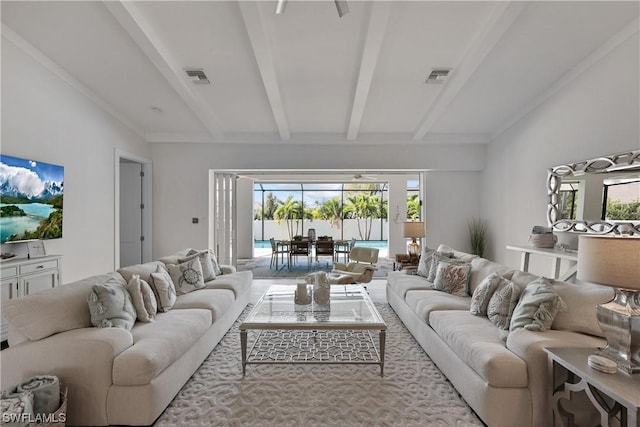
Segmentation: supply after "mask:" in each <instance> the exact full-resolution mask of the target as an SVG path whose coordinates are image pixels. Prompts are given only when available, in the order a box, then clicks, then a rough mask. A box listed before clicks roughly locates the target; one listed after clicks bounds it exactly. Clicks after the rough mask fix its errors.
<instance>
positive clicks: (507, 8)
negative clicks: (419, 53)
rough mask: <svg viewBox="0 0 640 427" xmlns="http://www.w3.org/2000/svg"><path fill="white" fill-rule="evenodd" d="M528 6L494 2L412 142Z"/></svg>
mask: <svg viewBox="0 0 640 427" xmlns="http://www.w3.org/2000/svg"><path fill="white" fill-rule="evenodd" d="M527 4H528V2H520V1H515V2H497V4H496V7H495V9H494V11H493V14H492V15H491V17H490V19H489V21H488V22H487V24H486V25H485V27H484V28H483V30H482V32H481V34H479V36H478V37H474V39H473V41H472V42H471V45H470V46H469V47H468V48H467V50H466V52H465V53H464V55H463V56H462V58H461V59H460V60H459V61H458V63H457V64H454V66H453V72H452V75H451V77H450V79H449V81H448V82H447V83H445V86H444V88H443V89H442V91H441V92H440V93H439V94H438V96H437V98H436V100H435V101H434V103H433V104H431V106H430V107H429V108H428V109H427V111H426V113H425V115H424V116H423V118H422V120H421V121H420V124H419V125H418V128H417V129H416V131H415V133H414V136H413V138H414V139H416V140H420V139H422V138H424V137H425V135H426V134H427V133H428V132H429V130H431V128H432V127H433V125H434V124H435V123H436V121H437V120H438V119H439V118H440V116H441V115H442V113H443V112H444V111H445V110H446V108H447V107H448V106H449V104H451V102H452V101H453V100H454V99H455V97H456V96H457V95H458V93H460V91H461V90H462V88H463V87H464V85H465V84H466V83H467V81H468V80H469V79H470V78H471V76H472V75H473V74H474V73H475V72H476V71H477V70H478V68H479V67H480V65H482V62H483V61H484V60H485V59H486V57H487V56H488V55H489V53H491V51H492V50H493V49H494V48H495V46H496V45H497V44H498V42H499V41H500V39H501V38H502V37H503V36H504V35H505V33H506V32H507V30H508V29H509V27H511V25H512V24H513V23H514V22H515V20H516V19H517V18H518V16H519V15H520V13H521V12H522V11H523V10H524V8H525V7H526V6H527Z"/></svg>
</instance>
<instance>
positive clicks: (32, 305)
mask: <svg viewBox="0 0 640 427" xmlns="http://www.w3.org/2000/svg"><path fill="white" fill-rule="evenodd" d="M108 280H116V281H119V282H120V283H122V284H124V283H125V282H124V281H123V280H122V277H121V276H120V275H119V274H117V273H111V274H103V275H99V276H91V277H87V278H86V279H82V280H79V281H77V282H73V283H69V284H68V285H64V286H56V287H55V288H51V289H47V290H44V291H40V292H38V293H35V294H32V295H27V296H24V297H21V298H14V299H10V300H5V301H2V317H4V319H5V320H6V321H7V322H9V324H10V325H11V328H12V329H14V330H16V331H17V332H18V333H20V334H21V335H23V336H25V337H27V338H28V339H29V340H32V341H35V340H40V339H42V338H46V337H48V336H50V335H53V334H55V333H58V332H64V331H70V330H72V329H79V328H89V327H91V315H90V313H89V309H88V308H87V295H88V294H89V291H91V287H92V286H93V285H95V284H97V283H105V282H107V281H108Z"/></svg>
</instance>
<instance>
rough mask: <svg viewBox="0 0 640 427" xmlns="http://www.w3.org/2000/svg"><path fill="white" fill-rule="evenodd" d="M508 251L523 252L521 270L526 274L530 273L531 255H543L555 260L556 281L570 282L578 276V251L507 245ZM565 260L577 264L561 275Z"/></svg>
mask: <svg viewBox="0 0 640 427" xmlns="http://www.w3.org/2000/svg"><path fill="white" fill-rule="evenodd" d="M507 249H509V250H512V251H518V252H521V257H520V270H522V271H525V272H527V271H529V257H530V256H531V254H535V255H543V256H547V257H552V258H555V264H554V267H555V275H554V279H558V280H568V279H570V278H571V277H572V276H573V275H574V274H576V270H577V268H578V266H577V262H578V252H577V251H562V250H559V249H555V248H534V247H533V246H529V245H507ZM563 259H564V260H567V261H573V262H575V263H576V264H574V265H573V266H572V267H570V268H569V269H568V270H567V271H566V272H564V273H563V274H560V263H561V262H562V260H563Z"/></svg>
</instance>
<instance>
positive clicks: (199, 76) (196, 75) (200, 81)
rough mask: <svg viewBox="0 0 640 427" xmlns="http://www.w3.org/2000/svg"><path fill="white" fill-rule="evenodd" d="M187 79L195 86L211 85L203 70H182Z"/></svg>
mask: <svg viewBox="0 0 640 427" xmlns="http://www.w3.org/2000/svg"><path fill="white" fill-rule="evenodd" d="M184 71H185V72H186V73H187V76H189V79H190V80H191V81H192V82H193V83H194V84H197V85H208V84H209V83H211V82H210V81H209V79H208V78H207V75H206V74H205V73H204V68H187V69H185V70H184Z"/></svg>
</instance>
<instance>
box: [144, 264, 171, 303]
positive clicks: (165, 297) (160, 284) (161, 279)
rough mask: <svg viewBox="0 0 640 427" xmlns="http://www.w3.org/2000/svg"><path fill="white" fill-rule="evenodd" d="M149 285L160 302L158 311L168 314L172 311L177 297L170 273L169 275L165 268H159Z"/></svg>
mask: <svg viewBox="0 0 640 427" xmlns="http://www.w3.org/2000/svg"><path fill="white" fill-rule="evenodd" d="M149 284H150V285H151V288H152V289H153V291H154V293H155V296H156V300H157V302H158V311H162V312H166V311H169V310H171V307H173V304H175V302H176V296H177V295H176V288H175V285H174V284H173V280H171V276H169V273H167V271H166V270H165V269H164V268H162V267H160V266H158V267H157V268H156V271H154V272H153V273H151V279H150V281H149Z"/></svg>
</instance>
